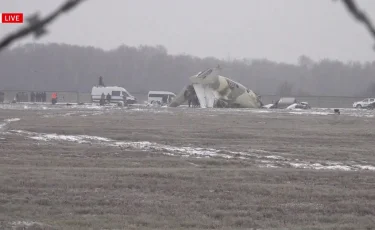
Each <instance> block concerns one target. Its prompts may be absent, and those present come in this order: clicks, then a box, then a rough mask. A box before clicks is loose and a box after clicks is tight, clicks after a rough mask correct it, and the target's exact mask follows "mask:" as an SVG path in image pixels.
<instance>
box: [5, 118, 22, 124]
mask: <svg viewBox="0 0 375 230" xmlns="http://www.w3.org/2000/svg"><path fill="white" fill-rule="evenodd" d="M19 120H21V119H19V118H10V119H6V120H5V122H8V123H9V122H14V121H19Z"/></svg>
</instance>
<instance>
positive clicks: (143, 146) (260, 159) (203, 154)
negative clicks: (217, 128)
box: [9, 130, 375, 171]
mask: <svg viewBox="0 0 375 230" xmlns="http://www.w3.org/2000/svg"><path fill="white" fill-rule="evenodd" d="M9 132H10V133H16V134H21V135H25V136H27V137H28V138H31V139H34V140H38V141H66V142H74V143H80V144H97V145H102V146H108V147H120V148H121V149H123V150H124V149H130V150H134V149H135V150H140V151H147V152H156V153H161V154H164V155H168V156H179V157H195V158H209V157H219V158H224V159H242V160H255V162H257V163H259V166H260V167H270V168H275V167H283V166H285V167H293V168H299V169H314V170H341V171H356V170H371V171H375V166H372V165H361V164H356V163H355V162H352V164H351V165H348V164H347V165H345V164H343V163H342V162H334V161H327V162H324V163H319V162H307V161H300V160H298V159H290V158H286V157H282V156H278V155H276V154H275V153H274V152H270V151H266V150H261V149H249V150H248V151H246V152H235V151H229V150H225V149H213V148H199V147H183V146H181V147H177V146H170V145H164V144H158V143H153V142H149V141H136V142H126V141H116V140H112V139H109V138H105V137H98V136H88V135H60V134H47V133H34V132H28V131H22V130H12V131H9ZM276 165H277V166H276Z"/></svg>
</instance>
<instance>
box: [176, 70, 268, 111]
mask: <svg viewBox="0 0 375 230" xmlns="http://www.w3.org/2000/svg"><path fill="white" fill-rule="evenodd" d="M219 70H220V67H217V68H213V69H207V70H205V71H203V72H199V73H198V74H197V75H194V76H191V77H190V82H191V83H192V84H190V85H188V86H186V87H184V88H183V90H182V91H181V92H180V93H179V94H178V95H177V96H176V97H175V98H174V99H173V100H172V101H171V103H170V104H169V107H177V106H179V105H182V104H183V103H185V102H186V101H188V100H189V99H191V98H197V99H198V101H199V105H200V107H201V108H261V107H262V106H263V103H262V102H261V100H260V96H258V95H256V94H255V93H254V92H253V91H252V90H250V89H248V88H246V87H245V86H243V85H241V84H240V83H238V82H235V81H233V80H232V79H229V78H227V77H223V76H221V75H219Z"/></svg>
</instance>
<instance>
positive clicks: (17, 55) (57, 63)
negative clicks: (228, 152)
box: [0, 44, 375, 96]
mask: <svg viewBox="0 0 375 230" xmlns="http://www.w3.org/2000/svg"><path fill="white" fill-rule="evenodd" d="M218 65H220V66H221V67H222V75H223V76H226V77H230V78H232V79H234V80H236V81H238V82H240V83H242V84H243V85H245V86H247V87H248V88H250V89H252V90H253V91H255V92H256V93H259V94H268V95H281V96H284V95H295V96H308V95H329V96H375V62H371V63H370V62H369V63H358V62H350V63H343V62H340V61H335V60H328V59H326V60H322V61H319V62H315V61H313V60H311V59H310V58H309V57H306V56H301V57H300V58H299V60H298V65H292V64H285V63H276V62H273V61H269V60H264V59H262V60H249V59H242V60H219V59H217V58H213V57H209V58H197V57H193V56H189V55H170V54H168V52H167V50H166V48H165V47H163V46H156V47H150V46H140V47H137V48H136V47H129V46H125V45H123V46H120V47H118V48H117V49H114V50H110V51H104V50H102V49H98V48H94V47H82V46H74V45H66V44H26V45H23V46H20V47H16V48H13V49H9V50H5V51H4V52H2V53H0V80H1V81H0V90H2V89H19V90H40V91H46V90H66V91H81V92H88V91H90V89H91V87H92V86H93V85H95V84H98V78H99V76H103V79H104V83H105V84H107V85H121V86H124V87H125V88H126V89H128V91H130V92H147V91H149V90H168V91H173V92H176V93H178V92H179V91H180V90H181V89H182V88H183V87H184V86H185V85H186V84H188V83H189V80H188V78H189V77H190V76H191V75H194V74H196V73H198V72H199V71H203V70H205V69H207V68H212V67H216V66H218Z"/></svg>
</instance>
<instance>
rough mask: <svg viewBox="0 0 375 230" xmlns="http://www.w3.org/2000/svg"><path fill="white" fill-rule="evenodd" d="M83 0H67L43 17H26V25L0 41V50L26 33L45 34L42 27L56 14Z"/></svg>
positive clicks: (35, 15) (36, 35)
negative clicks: (27, 23)
mask: <svg viewBox="0 0 375 230" xmlns="http://www.w3.org/2000/svg"><path fill="white" fill-rule="evenodd" d="M83 1H85V0H67V1H66V2H65V3H64V4H62V5H61V6H60V7H59V8H58V9H56V10H55V11H53V12H52V13H51V14H50V15H48V16H46V17H45V18H44V19H39V15H38V14H34V15H33V16H31V17H29V18H28V19H27V21H28V22H29V25H28V26H26V27H24V28H21V29H20V30H18V31H15V32H13V33H10V34H9V35H8V36H6V37H5V38H3V39H2V40H1V41H0V52H1V51H2V50H3V49H5V48H6V47H7V46H9V45H10V44H11V43H13V42H14V41H16V40H18V39H21V38H23V37H25V36H26V35H28V34H31V33H33V34H34V36H35V37H36V38H39V37H41V36H42V35H45V34H46V33H47V31H46V30H45V28H44V27H46V26H47V25H48V24H50V23H51V22H53V21H54V20H55V19H56V18H57V17H58V16H60V14H63V13H67V12H68V11H70V10H72V9H74V8H75V7H77V6H78V5H79V4H80V3H82V2H83Z"/></svg>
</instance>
